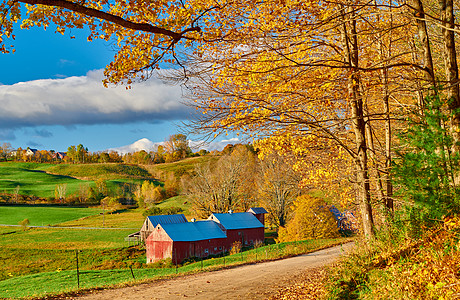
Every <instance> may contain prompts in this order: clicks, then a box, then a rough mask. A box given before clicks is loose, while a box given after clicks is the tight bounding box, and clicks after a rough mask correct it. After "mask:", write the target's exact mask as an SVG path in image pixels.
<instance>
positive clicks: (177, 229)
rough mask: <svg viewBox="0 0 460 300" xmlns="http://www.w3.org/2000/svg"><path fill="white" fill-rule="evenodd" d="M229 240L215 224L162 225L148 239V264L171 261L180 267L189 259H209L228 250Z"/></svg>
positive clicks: (146, 245)
mask: <svg viewBox="0 0 460 300" xmlns="http://www.w3.org/2000/svg"><path fill="white" fill-rule="evenodd" d="M226 245H227V236H226V234H225V232H224V230H223V229H222V228H221V227H220V226H219V224H218V223H216V222H214V221H209V220H206V221H196V222H187V223H176V224H159V225H158V226H157V227H156V228H155V229H154V230H153V232H152V233H151V234H150V235H149V236H148V238H147V240H146V243H145V247H146V250H147V263H151V262H154V261H157V260H160V259H165V258H171V259H172V261H173V263H175V264H177V263H180V262H182V261H183V260H184V259H186V258H189V257H206V256H209V255H215V254H219V253H222V252H224V251H226V250H227V248H226Z"/></svg>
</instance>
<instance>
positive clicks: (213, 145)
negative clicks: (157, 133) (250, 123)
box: [108, 138, 241, 154]
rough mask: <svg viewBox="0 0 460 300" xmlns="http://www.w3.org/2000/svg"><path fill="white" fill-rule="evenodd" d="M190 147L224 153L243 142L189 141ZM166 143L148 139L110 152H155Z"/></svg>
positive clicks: (236, 139)
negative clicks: (224, 150) (228, 148)
mask: <svg viewBox="0 0 460 300" xmlns="http://www.w3.org/2000/svg"><path fill="white" fill-rule="evenodd" d="M188 142H189V146H190V148H192V150H193V151H194V152H196V151H199V150H201V149H205V150H208V151H213V150H218V151H222V149H224V148H225V146H227V145H228V144H233V145H235V144H238V143H240V142H241V141H240V140H239V139H238V138H232V139H229V140H221V141H214V142H204V141H192V140H189V141H188ZM163 144H164V142H156V143H155V142H152V141H151V140H149V139H147V138H143V139H140V140H138V141H135V142H134V143H132V144H130V145H126V146H121V147H117V148H110V149H108V151H116V152H118V153H120V154H125V153H133V152H137V151H141V150H144V151H146V152H150V151H152V150H155V151H156V149H157V148H158V146H159V145H163Z"/></svg>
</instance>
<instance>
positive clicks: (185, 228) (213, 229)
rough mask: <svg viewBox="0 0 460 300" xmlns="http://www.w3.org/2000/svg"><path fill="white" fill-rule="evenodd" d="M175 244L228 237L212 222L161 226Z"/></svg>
mask: <svg viewBox="0 0 460 300" xmlns="http://www.w3.org/2000/svg"><path fill="white" fill-rule="evenodd" d="M159 226H161V228H163V229H164V230H165V231H166V233H167V234H168V236H169V237H170V238H171V239H172V240H173V241H174V242H193V241H202V240H210V239H219V238H223V239H225V238H226V237H227V235H226V234H225V232H223V231H222V229H220V227H219V225H218V224H217V223H216V222H214V221H211V220H205V221H196V222H187V223H176V224H160V225H159Z"/></svg>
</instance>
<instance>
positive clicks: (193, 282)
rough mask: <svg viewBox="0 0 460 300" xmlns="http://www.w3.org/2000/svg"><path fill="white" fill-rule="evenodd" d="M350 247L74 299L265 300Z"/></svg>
mask: <svg viewBox="0 0 460 300" xmlns="http://www.w3.org/2000/svg"><path fill="white" fill-rule="evenodd" d="M352 247H353V243H348V244H345V245H343V246H336V247H332V248H329V249H324V250H320V251H317V252H313V253H310V254H306V255H302V256H297V257H292V258H287V259H283V260H278V261H272V262H266V263H259V264H254V265H247V266H241V267H237V268H233V269H227V270H220V271H215V272H209V273H201V274H196V275H190V276H185V277H179V278H174V279H170V280H164V281H158V282H154V283H148V284H142V285H137V286H132V287H126V288H120V289H114V290H104V291H98V292H96V293H94V294H88V295H83V296H80V297H78V299H79V300H83V299H84V300H115V299H181V298H192V299H265V298H267V297H269V296H270V295H271V294H273V293H275V292H276V291H277V290H278V289H280V288H281V287H282V286H283V285H286V284H289V282H290V281H291V280H293V279H294V278H296V276H298V275H299V274H300V273H302V272H303V271H305V270H306V269H308V268H315V267H320V266H324V265H327V264H329V263H331V262H333V261H334V260H335V259H337V258H338V257H339V256H340V255H341V254H343V253H344V252H346V251H347V250H349V249H351V248H352ZM74 299H75V298H74Z"/></svg>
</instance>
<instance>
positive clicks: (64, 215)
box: [0, 205, 100, 226]
mask: <svg viewBox="0 0 460 300" xmlns="http://www.w3.org/2000/svg"><path fill="white" fill-rule="evenodd" d="M99 212H100V210H99V209H94V208H76V207H52V206H22V205H21V206H0V224H6V225H18V223H19V222H20V221H22V220H24V219H28V220H29V221H30V225H33V226H46V225H55V224H59V223H62V222H66V221H71V220H76V219H80V218H83V217H87V216H91V215H95V214H99Z"/></svg>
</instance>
